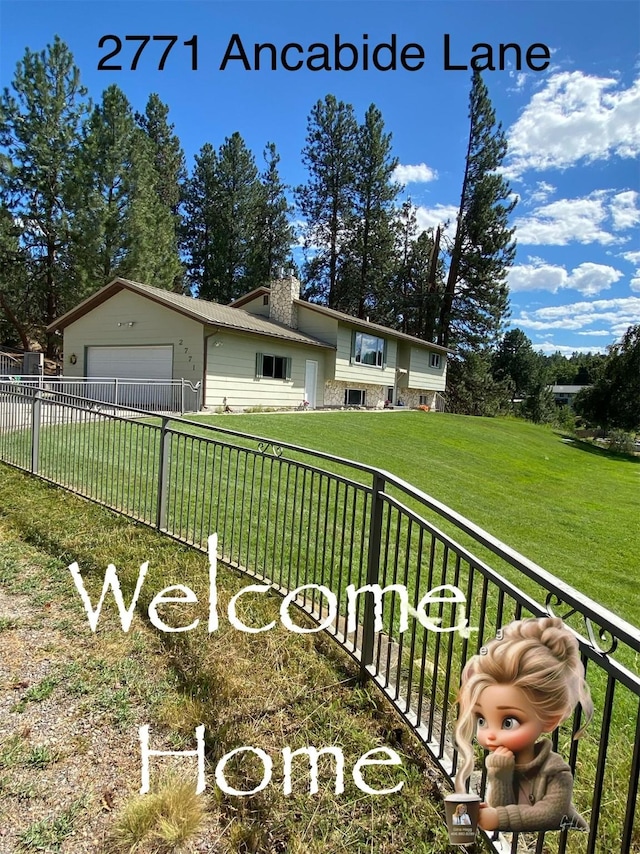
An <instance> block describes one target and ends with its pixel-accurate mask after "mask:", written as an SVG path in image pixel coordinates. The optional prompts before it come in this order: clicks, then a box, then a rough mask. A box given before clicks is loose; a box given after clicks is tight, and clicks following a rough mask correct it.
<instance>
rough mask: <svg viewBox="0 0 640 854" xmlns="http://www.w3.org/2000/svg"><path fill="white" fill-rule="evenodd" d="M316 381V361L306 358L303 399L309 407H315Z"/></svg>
mask: <svg viewBox="0 0 640 854" xmlns="http://www.w3.org/2000/svg"><path fill="white" fill-rule="evenodd" d="M317 381H318V363H317V362H314V361H313V360H311V359H307V361H306V363H305V371H304V399H305V400H306V401H307V403H308V404H309V409H315V408H316V383H317Z"/></svg>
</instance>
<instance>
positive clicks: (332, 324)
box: [298, 303, 338, 380]
mask: <svg viewBox="0 0 640 854" xmlns="http://www.w3.org/2000/svg"><path fill="white" fill-rule="evenodd" d="M298 330H299V331H300V332H304V334H305V335H310V336H311V337H312V338H317V339H318V340H319V341H324V342H325V343H327V344H331V346H332V347H335V346H336V344H337V341H338V321H337V320H336V319H335V318H334V317H327V315H326V314H320V312H319V311H314V310H313V309H309V308H306V307H305V306H303V305H300V304H299V303H298ZM324 372H325V379H326V380H333V379H335V372H336V351H335V350H330V351H326V352H325V354H324Z"/></svg>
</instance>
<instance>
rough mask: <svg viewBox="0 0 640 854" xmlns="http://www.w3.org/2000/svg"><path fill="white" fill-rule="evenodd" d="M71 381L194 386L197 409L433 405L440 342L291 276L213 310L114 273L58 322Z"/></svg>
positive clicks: (442, 365) (439, 378) (440, 374)
mask: <svg viewBox="0 0 640 854" xmlns="http://www.w3.org/2000/svg"><path fill="white" fill-rule="evenodd" d="M50 329H52V330H53V329H57V330H60V331H62V332H63V334H64V344H63V354H64V355H63V359H64V369H63V373H64V375H65V376H67V377H73V376H77V377H90V378H100V377H118V378H120V379H123V380H124V379H132V378H145V379H156V380H161V379H181V378H183V379H185V380H190V381H191V382H194V383H195V382H198V381H201V382H202V389H203V395H202V405H203V406H204V407H206V408H209V409H216V408H218V407H223V406H225V405H227V406H229V407H231V408H232V409H234V410H239V409H246V408H248V407H254V406H268V407H292V408H294V407H297V406H300V405H303V404H304V401H306V402H307V404H308V405H309V407H310V408H317V407H328V406H332V407H339V406H367V407H376V406H378V407H379V406H382V405H384V402H385V401H387V400H388V401H390V402H391V403H392V404H394V405H405V406H409V407H413V406H418V405H420V404H424V405H428V406H433V404H434V398H435V395H436V393H438V392H443V391H444V389H445V384H446V370H447V355H448V353H449V352H450V351H449V350H447V349H446V348H445V347H440V346H438V345H436V344H431V343H428V342H425V341H422V340H420V339H419V338H415V337H413V336H411V335H405V334H404V333H402V332H397V331H396V330H393V329H389V328H387V327H385V326H380V325H379V324H376V323H370V322H369V321H368V320H361V319H359V318H356V317H351V316H350V315H347V314H344V313H342V312H339V311H334V310H333V309H329V308H326V307H324V306H320V305H314V304H312V303H308V302H305V301H304V300H301V299H300V283H299V282H298V280H297V279H296V278H295V277H294V276H287V277H285V278H281V279H279V280H276V281H273V282H271V284H270V286H269V287H261V288H257V289H256V290H254V291H252V292H251V293H249V294H246V295H245V296H243V297H241V298H240V299H238V300H236V301H234V302H233V303H232V304H231V305H220V304H218V303H214V302H209V301H208V300H200V299H193V298H192V297H187V296H183V295H181V294H175V293H172V292H171V291H166V290H162V289H160V288H155V287H152V286H151V285H146V284H142V283H140V282H132V281H129V280H127V279H121V278H117V279H114V280H113V281H112V282H110V283H109V284H108V285H106V286H105V287H103V288H102V289H101V290H99V291H97V292H96V293H95V294H93V295H92V296H90V297H89V298H88V299H86V300H84V301H83V302H81V303H80V304H79V305H77V306H76V307H75V308H73V309H71V311H69V312H67V313H66V314H64V315H63V316H62V317H60V318H58V320H56V321H55V322H54V323H53V324H51V327H50Z"/></svg>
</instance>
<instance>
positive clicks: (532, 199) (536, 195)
mask: <svg viewBox="0 0 640 854" xmlns="http://www.w3.org/2000/svg"><path fill="white" fill-rule="evenodd" d="M555 191H556V188H555V187H554V186H553V184H548V183H547V182H546V181H538V182H537V184H536V189H535V190H534V191H533V192H532V193H529V195H528V196H527V204H530V205H532V204H535V205H539V204H542V202H546V201H547V199H548V198H549V196H550V195H552V194H553V193H555Z"/></svg>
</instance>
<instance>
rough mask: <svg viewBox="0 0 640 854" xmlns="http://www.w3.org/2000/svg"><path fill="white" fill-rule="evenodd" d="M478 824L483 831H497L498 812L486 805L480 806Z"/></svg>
mask: <svg viewBox="0 0 640 854" xmlns="http://www.w3.org/2000/svg"><path fill="white" fill-rule="evenodd" d="M478 824H479V825H480V827H481V828H482V829H483V830H497V829H498V810H496V809H494V808H493V807H490V806H489V804H487V803H482V804H480V815H479V816H478Z"/></svg>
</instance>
